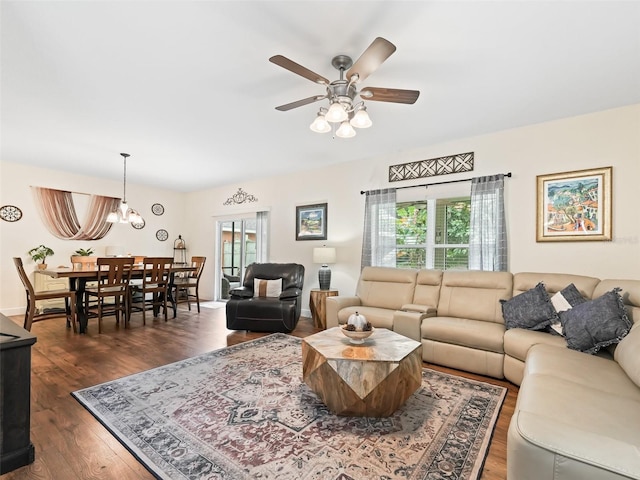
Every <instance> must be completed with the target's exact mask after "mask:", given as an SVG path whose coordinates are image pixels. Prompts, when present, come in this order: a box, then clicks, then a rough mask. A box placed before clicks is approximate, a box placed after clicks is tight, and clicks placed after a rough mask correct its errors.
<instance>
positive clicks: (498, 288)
mask: <svg viewBox="0 0 640 480" xmlns="http://www.w3.org/2000/svg"><path fill="white" fill-rule="evenodd" d="M512 287H513V275H512V274H511V273H510V272H479V271H453V270H446V271H445V272H444V273H443V274H442V287H440V299H439V300H438V307H437V310H438V315H440V316H443V317H458V318H468V319H472V320H484V321H486V322H495V323H500V324H503V323H504V320H503V318H502V310H501V308H500V300H506V299H509V298H511V292H512V291H513V290H512Z"/></svg>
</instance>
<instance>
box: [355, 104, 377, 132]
mask: <svg viewBox="0 0 640 480" xmlns="http://www.w3.org/2000/svg"><path fill="white" fill-rule="evenodd" d="M350 123H351V125H353V126H354V127H356V128H369V127H370V126H371V125H373V122H372V121H371V119H370V118H369V114H368V113H367V109H366V108H364V107H363V108H361V109H360V110H358V111H357V112H356V114H355V115H354V116H353V118H352V119H351V122H350Z"/></svg>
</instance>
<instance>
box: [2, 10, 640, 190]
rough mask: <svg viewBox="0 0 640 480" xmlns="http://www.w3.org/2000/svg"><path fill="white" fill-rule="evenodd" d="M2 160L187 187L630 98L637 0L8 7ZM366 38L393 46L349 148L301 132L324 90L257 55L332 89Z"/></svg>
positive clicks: (638, 55) (639, 62)
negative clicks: (392, 96) (381, 90)
mask: <svg viewBox="0 0 640 480" xmlns="http://www.w3.org/2000/svg"><path fill="white" fill-rule="evenodd" d="M0 8H1V11H0V14H1V27H2V33H1V35H2V37H1V41H2V44H1V54H2V58H1V61H2V85H1V95H2V96H1V115H2V116H1V125H0V126H1V134H2V137H1V140H2V144H1V152H0V153H1V158H2V160H5V161H10V162H16V163H24V164H31V165H38V166H43V167H48V168H56V169H61V170H68V171H73V172H77V173H81V174H88V175H94V176H100V177H105V178H112V179H121V178H122V158H121V157H120V156H119V153H120V152H127V153H129V154H131V158H130V160H129V162H128V164H127V167H128V171H127V178H128V180H129V181H131V182H133V183H141V184H147V185H156V186H162V187H168V188H171V189H174V190H178V191H193V190H198V189H203V188H208V187H213V186H217V185H223V184H229V183H238V182H242V181H243V180H248V179H252V178H257V177H265V176H272V175H279V174H282V173H285V172H291V171H301V170H304V169H311V168H317V167H320V166H323V165H329V164H335V163H340V162H345V161H349V160H354V159H360V158H368V157H372V156H377V155H380V154H391V153H393V152H398V151H401V150H411V149H415V148H419V147H424V146H426V145H429V144H433V143H437V142H442V141H446V140H451V139H456V138H461V137H467V136H471V135H477V134H482V133H487V132H492V131H497V130H502V129H506V128H512V127H517V126H522V125H527V124H532V123H538V122H543V121H548V120H551V119H556V118H562V117H568V116H573V115H579V114H583V113H588V112H593V111H598V110H604V109H608V108H613V107H619V106H624V105H630V104H634V103H640V28H639V27H638V26H639V25H640V2H636V1H627V2H616V1H549V2H544V1H537V0H531V1H490V2H482V1H468V2H464V1H447V2H445V1H438V2H432V1H408V2H390V1H387V2H369V1H350V2H346V1H319V2H315V1H281V2H276V1H250V2H249V1H164V2H155V1H89V0H86V1H7V0H3V1H2V3H1V6H0ZM377 36H381V37H384V38H386V39H388V40H390V41H391V42H392V43H394V44H395V45H396V47H397V51H396V52H395V53H394V54H393V55H392V56H391V57H390V58H389V59H388V60H387V61H386V62H385V63H384V64H383V65H382V66H381V67H380V68H379V69H378V70H377V71H376V72H375V73H373V74H372V75H371V76H370V77H369V78H368V79H367V80H366V81H365V82H363V86H374V87H389V88H401V89H416V90H420V92H421V95H420V98H419V99H418V101H417V102H416V103H415V104H414V105H401V104H392V103H383V102H368V103H367V105H368V110H369V114H370V116H371V118H372V120H373V122H374V125H373V127H371V128H370V129H367V130H360V131H359V133H358V135H357V136H356V137H355V138H352V139H340V138H332V136H331V134H324V135H321V134H316V133H313V132H311V131H310V130H309V124H310V123H311V121H312V120H313V118H314V117H315V115H316V112H317V110H318V107H319V106H320V105H324V103H325V102H326V101H325V102H319V103H317V104H312V105H307V106H304V107H300V108H298V109H295V110H291V111H288V112H279V111H276V110H275V107H276V106H277V105H281V104H285V103H289V102H293V101H295V100H299V99H302V98H306V97H309V96H312V95H317V94H323V93H324V89H323V87H321V86H319V85H317V84H314V83H313V82H310V81H308V80H306V79H304V78H302V77H300V76H298V75H295V74H293V73H291V72H289V71H287V70H285V69H283V68H281V67H278V66H276V65H274V64H272V63H270V62H269V61H268V59H269V57H271V56H273V55H276V54H281V55H284V56H286V57H288V58H290V59H291V60H293V61H295V62H297V63H300V64H302V65H304V66H305V67H307V68H309V69H311V70H313V71H315V72H317V73H319V74H321V75H323V76H325V77H327V78H329V79H330V80H334V79H336V78H338V72H337V71H336V70H335V69H333V67H332V66H331V64H330V62H331V58H332V57H333V56H335V55H337V54H347V55H350V56H351V57H352V58H353V59H354V60H355V59H356V58H357V57H358V56H359V55H360V54H361V53H362V52H363V51H364V50H365V49H366V48H367V46H368V45H369V44H370V43H371V42H372V41H373V39H374V38H375V37H377Z"/></svg>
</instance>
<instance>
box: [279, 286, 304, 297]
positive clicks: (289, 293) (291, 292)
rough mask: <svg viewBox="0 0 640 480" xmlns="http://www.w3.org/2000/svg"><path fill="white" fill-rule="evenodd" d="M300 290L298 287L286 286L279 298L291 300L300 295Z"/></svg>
mask: <svg viewBox="0 0 640 480" xmlns="http://www.w3.org/2000/svg"><path fill="white" fill-rule="evenodd" d="M300 295H302V290H300V289H299V288H287V289H285V290H284V291H283V292H282V293H281V294H280V300H291V299H295V298H298V297H300Z"/></svg>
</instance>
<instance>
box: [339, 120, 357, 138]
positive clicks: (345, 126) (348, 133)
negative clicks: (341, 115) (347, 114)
mask: <svg viewBox="0 0 640 480" xmlns="http://www.w3.org/2000/svg"><path fill="white" fill-rule="evenodd" d="M336 136H338V137H340V138H351V137H355V136H356V131H355V130H354V129H353V127H352V126H351V124H350V123H349V122H347V121H344V122H342V123H341V124H340V128H338V130H336Z"/></svg>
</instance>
